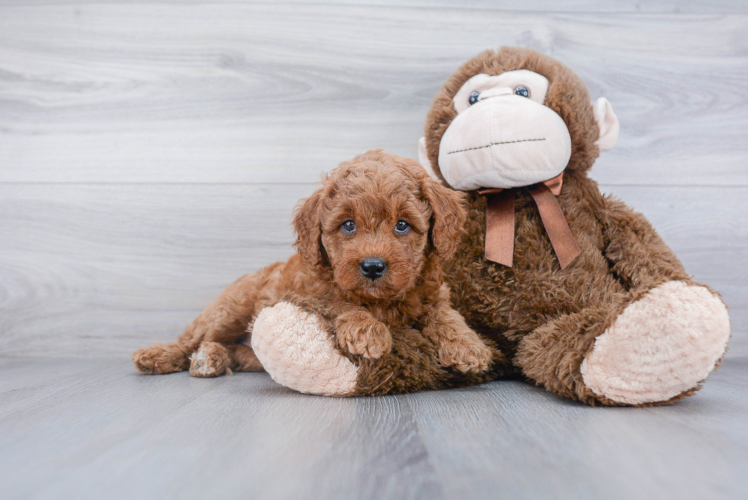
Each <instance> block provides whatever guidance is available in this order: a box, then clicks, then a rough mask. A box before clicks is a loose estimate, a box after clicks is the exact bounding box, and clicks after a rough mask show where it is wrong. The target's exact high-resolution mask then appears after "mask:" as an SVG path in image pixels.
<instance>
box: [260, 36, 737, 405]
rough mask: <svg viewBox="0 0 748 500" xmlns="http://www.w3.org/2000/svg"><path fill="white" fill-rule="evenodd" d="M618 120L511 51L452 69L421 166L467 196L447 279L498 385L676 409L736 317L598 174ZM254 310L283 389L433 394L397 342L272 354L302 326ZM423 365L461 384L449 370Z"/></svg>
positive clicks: (560, 75)
mask: <svg viewBox="0 0 748 500" xmlns="http://www.w3.org/2000/svg"><path fill="white" fill-rule="evenodd" d="M618 127H619V126H618V119H617V118H616V116H615V114H614V113H613V109H612V107H611V105H610V103H609V102H608V101H607V100H606V99H604V98H600V99H598V100H597V101H596V102H595V103H594V104H592V103H591V101H590V96H589V93H588V90H587V88H586V86H585V85H584V83H582V81H581V80H580V79H579V78H578V77H577V76H576V75H575V74H574V73H573V72H572V71H571V70H569V69H568V68H567V67H565V66H564V65H562V64H561V63H559V62H557V61H555V60H553V59H551V58H550V57H547V56H544V55H541V54H538V53H536V52H534V51H532V50H527V49H519V48H509V47H505V48H502V49H500V50H499V51H486V52H483V53H482V54H479V55H478V56H476V57H474V58H473V59H471V60H469V61H467V62H466V63H465V64H463V65H462V66H461V67H460V68H459V69H458V70H457V71H456V72H455V73H454V74H453V75H452V76H450V77H449V79H448V80H447V82H446V83H445V84H444V86H443V87H442V89H441V90H440V91H439V93H438V94H437V96H436V98H435V99H434V101H433V104H432V107H431V110H430V111H429V113H428V117H427V119H426V126H425V137H424V138H422V139H421V142H420V147H419V151H420V161H421V163H422V165H423V166H424V168H426V169H427V170H429V171H430V172H431V174H432V175H433V176H434V177H436V178H437V179H439V180H440V181H441V182H442V183H443V184H444V185H446V186H448V187H450V188H452V189H455V190H459V191H465V192H466V193H467V196H468V204H469V215H468V219H467V222H466V223H465V233H464V237H463V238H462V241H461V243H460V245H459V247H458V249H457V252H455V254H454V256H453V257H452V258H450V259H449V260H448V261H447V262H445V263H444V272H445V278H446V282H447V283H448V284H449V286H450V287H451V299H452V303H453V305H454V306H455V308H456V309H457V310H458V311H459V312H460V313H461V314H462V315H463V316H464V317H465V319H466V321H467V323H468V325H469V326H470V327H471V328H473V329H474V330H476V331H477V332H478V333H479V334H480V335H481V336H482V337H483V338H484V340H485V341H486V342H487V343H489V344H491V345H493V346H494V347H496V348H497V349H498V350H497V351H496V355H495V359H494V362H493V365H492V370H491V374H492V378H494V379H499V378H502V377H509V376H521V377H523V378H525V379H527V380H528V381H530V382H533V383H535V384H538V385H542V386H543V387H545V388H546V389H547V390H548V391H550V392H552V393H554V394H557V395H559V396H563V397H566V398H571V399H574V400H577V401H581V402H583V403H586V404H590V405H597V404H603V405H633V406H649V405H660V404H667V403H672V402H675V401H678V400H680V399H682V398H684V397H686V396H689V395H691V394H693V393H694V392H696V391H697V390H698V389H699V388H700V386H701V383H702V382H703V381H704V380H705V379H706V377H707V376H708V375H709V373H710V372H711V371H712V370H713V369H714V368H715V366H716V365H717V364H718V363H719V361H720V359H721V358H722V356H723V355H724V353H725V350H726V344H727V340H728V338H729V336H730V321H729V318H728V315H727V310H726V307H725V305H724V304H723V302H722V300H721V299H720V297H719V295H718V294H717V293H716V292H714V291H712V290H711V289H709V288H708V287H706V286H704V285H701V284H698V283H695V282H694V281H693V280H692V279H691V278H690V277H689V275H688V274H687V273H686V271H685V270H684V268H683V265H682V264H681V263H680V261H679V260H678V258H677V257H676V256H675V255H674V253H673V252H672V250H670V248H668V246H667V245H666V244H665V243H664V242H663V241H662V239H661V238H660V237H659V236H658V234H657V233H656V232H655V230H654V229H653V228H652V226H651V225H650V223H649V222H648V221H647V220H646V219H645V218H644V217H643V216H642V215H641V214H638V213H636V212H634V211H633V210H632V209H630V208H629V207H627V206H626V205H625V204H623V203H622V202H620V201H618V200H617V199H615V198H613V197H611V196H604V195H603V194H601V193H600V190H599V188H598V186H597V183H596V182H595V181H593V180H591V179H590V178H589V177H588V175H587V172H588V171H589V170H590V168H591V167H592V165H593V163H594V161H595V159H596V158H597V156H598V155H599V153H600V151H602V150H607V149H610V148H611V147H613V145H614V144H615V142H616V139H617V136H618ZM276 307H277V306H276ZM260 319H262V321H260ZM260 319H258V324H256V325H255V332H254V335H253V340H252V343H253V346H254V345H255V343H257V347H258V348H256V349H255V351H256V354H257V356H258V358H259V359H260V361H262V363H263V365H264V366H265V369H266V370H267V371H268V372H269V373H270V374H271V376H273V377H274V378H275V379H276V380H278V381H279V382H280V383H282V384H284V385H286V386H288V387H291V388H295V389H297V390H299V389H301V390H303V391H304V392H310V393H320V394H330V391H329V390H326V386H327V384H331V383H336V382H337V381H336V380H335V376H334V373H335V371H336V370H340V369H341V366H345V367H347V369H348V370H349V371H350V370H354V371H355V372H356V379H355V382H354V381H353V379H349V383H348V385H347V386H345V387H342V386H339V385H338V386H337V387H339V389H338V394H337V395H352V394H356V395H362V394H381V393H383V392H396V391H398V392H402V391H415V390H420V389H424V388H433V384H431V385H430V386H428V387H427V386H426V385H424V384H423V382H422V381H420V380H419V379H418V377H417V376H416V375H415V374H414V373H413V370H410V371H409V370H407V369H406V368H407V366H408V363H407V361H405V360H403V359H400V358H398V351H397V349H396V345H395V348H393V350H392V351H391V352H389V353H386V354H384V355H382V356H381V357H380V358H378V359H375V360H366V363H360V362H359V361H358V360H356V359H354V358H351V357H345V356H343V355H341V354H340V353H337V352H336V351H335V347H334V345H333V344H332V343H330V344H329V349H328V352H326V354H325V356H318V357H317V359H316V360H315V361H312V362H310V361H309V360H308V359H307V358H305V357H303V356H300V355H299V353H297V352H289V351H282V350H278V349H275V350H273V349H266V348H264V346H267V345H269V342H267V341H266V340H265V341H263V338H265V339H267V338H268V337H275V338H279V337H280V338H282V337H284V336H295V335H298V333H299V331H300V330H299V327H298V325H285V324H284V320H283V317H282V316H281V315H280V314H279V313H276V312H275V311H273V310H272V309H268V310H266V311H265V312H264V315H261V318H260ZM258 326H260V328H258ZM328 336H329V332H328ZM318 337H319V335H318V334H317V338H318ZM394 343H395V344H396V343H397V339H394ZM297 345H298V342H297ZM301 359H303V360H304V362H303V363H305V365H303V366H302V364H301V361H295V360H301ZM289 367H292V369H291V368H289ZM429 369H430V370H444V371H446V372H449V373H450V374H451V375H452V376H451V378H449V380H450V383H449V384H445V385H444V386H445V387H446V386H447V385H452V386H454V385H458V381H459V379H460V374H459V373H454V371H453V370H452V369H450V368H446V367H430V368H429ZM326 370H327V371H329V373H330V374H331V379H330V380H328V381H326V382H324V383H322V384H319V385H320V386H319V387H317V386H314V385H312V386H310V384H308V383H306V380H305V379H306V378H307V377H306V373H311V371H314V373H320V372H325V371H326ZM289 374H290V375H289ZM318 378H319V377H318ZM392 379H397V380H398V384H397V385H393V384H392V383H391V380H392ZM445 380H446V379H445ZM464 383H471V381H470V380H464Z"/></svg>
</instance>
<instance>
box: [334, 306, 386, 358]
mask: <svg viewBox="0 0 748 500" xmlns="http://www.w3.org/2000/svg"><path fill="white" fill-rule="evenodd" d="M335 337H336V339H337V342H338V345H339V346H340V347H341V348H343V349H346V350H347V351H348V352H350V353H351V354H360V355H362V356H363V357H365V358H378V357H380V356H382V355H383V354H387V353H389V352H390V350H392V334H391V333H390V329H389V328H387V326H386V325H385V324H384V323H382V322H381V321H379V320H377V319H376V318H375V317H374V316H372V315H371V313H370V312H369V311H367V310H366V309H363V308H356V309H351V310H347V311H344V312H342V313H340V314H339V315H338V316H337V317H336V318H335Z"/></svg>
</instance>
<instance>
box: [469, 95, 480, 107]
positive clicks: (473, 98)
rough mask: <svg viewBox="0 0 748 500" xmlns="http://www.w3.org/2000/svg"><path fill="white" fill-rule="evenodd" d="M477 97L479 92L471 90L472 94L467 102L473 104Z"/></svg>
mask: <svg viewBox="0 0 748 500" xmlns="http://www.w3.org/2000/svg"><path fill="white" fill-rule="evenodd" d="M478 97H480V92H473V93H472V94H470V98H469V99H468V102H469V103H470V105H471V106H472V105H473V104H475V103H476V102H478Z"/></svg>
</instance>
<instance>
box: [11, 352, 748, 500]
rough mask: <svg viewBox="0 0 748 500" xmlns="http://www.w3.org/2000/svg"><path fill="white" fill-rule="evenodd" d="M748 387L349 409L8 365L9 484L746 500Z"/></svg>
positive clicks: (507, 389) (254, 386)
mask: <svg viewBox="0 0 748 500" xmlns="http://www.w3.org/2000/svg"><path fill="white" fill-rule="evenodd" d="M747 391H748V361H745V360H740V361H737V360H732V361H729V360H728V361H727V362H726V363H725V364H724V366H723V367H722V368H721V369H720V370H719V371H718V372H717V373H715V374H714V375H713V376H712V378H711V380H710V381H709V383H708V384H707V385H706V386H705V388H704V389H703V390H702V391H701V392H700V393H699V394H697V395H696V396H694V397H693V398H691V399H688V400H686V401H684V402H682V403H680V404H678V405H676V406H672V407H664V408H641V409H636V408H634V409H632V408H589V407H585V406H581V405H578V404H575V403H572V402H569V401H565V400H561V399H559V398H556V397H554V396H552V395H550V394H548V393H546V392H544V391H543V390H542V389H539V388H536V387H532V386H530V385H527V384H524V383H521V382H494V383H489V384H484V385H481V386H477V387H471V388H466V389H459V390H449V391H439V392H424V393H418V394H411V395H406V396H388V397H380V398H360V399H334V398H320V397H314V396H306V395H302V394H297V393H294V392H292V391H290V390H288V389H285V388H283V387H280V386H278V385H276V384H275V383H274V382H273V381H272V380H271V379H270V377H269V376H268V375H267V374H265V373H240V374H236V375H234V376H233V377H221V378H218V379H196V378H191V377H189V376H188V375H187V374H185V373H182V374H174V375H168V376H144V375H139V374H136V373H135V372H134V371H133V370H132V367H131V366H130V365H129V363H128V362H127V361H126V360H121V359H120V360H96V359H77V360H70V359H68V360H61V359H50V360H43V359H35V360H32V361H26V360H0V401H2V403H0V484H1V485H2V490H3V491H2V497H3V498H4V499H16V498H34V499H43V498H50V499H59V498H112V499H117V498H123V499H132V498H145V499H149V498H183V499H192V498H195V499H205V498H222V499H234V498H257V499H266V498H267V499H281V498H284V499H285V498H289V499H291V498H341V499H351V498H362V499H364V498H372V499H377V498H431V499H441V498H528V499H542V498H578V499H586V498H595V499H597V498H606V499H619V498H620V499H633V498H636V499H639V498H659V499H669V498H673V499H679V500H684V499H706V498H709V499H722V498H735V499H738V498H745V495H746V493H748V476H746V474H745V471H746V470H748V426H746V425H745V415H746V412H748V393H747Z"/></svg>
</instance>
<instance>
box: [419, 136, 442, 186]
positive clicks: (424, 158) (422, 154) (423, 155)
mask: <svg viewBox="0 0 748 500" xmlns="http://www.w3.org/2000/svg"><path fill="white" fill-rule="evenodd" d="M418 162H419V163H420V164H421V166H422V167H423V168H424V170H426V172H428V173H429V175H430V176H431V178H432V179H436V181H437V182H439V177H438V176H437V175H436V172H434V169H433V168H431V162H430V161H429V155H428V153H427V152H426V138H425V137H421V139H420V140H419V141H418Z"/></svg>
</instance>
